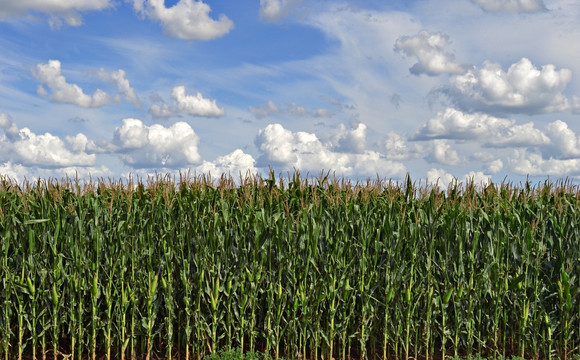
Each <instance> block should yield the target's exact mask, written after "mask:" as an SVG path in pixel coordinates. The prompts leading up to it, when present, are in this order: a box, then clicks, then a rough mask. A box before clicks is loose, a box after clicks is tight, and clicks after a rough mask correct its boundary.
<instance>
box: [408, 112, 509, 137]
mask: <svg viewBox="0 0 580 360" xmlns="http://www.w3.org/2000/svg"><path fill="white" fill-rule="evenodd" d="M513 123H514V122H513V121H511V120H508V119H502V118H496V117H493V116H490V115H487V114H482V113H474V114H468V113H464V112H462V111H459V110H456V109H453V108H447V109H445V110H444V111H440V112H438V113H437V115H436V116H435V117H434V118H431V119H429V120H428V121H427V123H426V124H425V125H423V127H422V128H421V129H420V130H419V131H418V132H417V133H416V134H415V135H414V136H413V140H428V139H462V140H463V139H475V138H479V137H487V136H489V135H491V134H494V133H497V132H498V131H501V130H503V129H507V128H509V127H510V126H512V125H513Z"/></svg>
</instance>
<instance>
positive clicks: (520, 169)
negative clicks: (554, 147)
mask: <svg viewBox="0 0 580 360" xmlns="http://www.w3.org/2000/svg"><path fill="white" fill-rule="evenodd" d="M508 162H509V164H510V168H511V170H512V171H513V172H515V173H516V174H520V175H531V176H535V175H541V176H564V175H566V176H567V175H571V174H580V159H578V158H576V159H555V158H552V157H550V158H548V159H544V158H543V157H542V154H540V153H538V152H528V151H527V150H525V149H523V150H519V149H518V150H514V153H513V155H512V156H511V157H510V158H509V159H508Z"/></svg>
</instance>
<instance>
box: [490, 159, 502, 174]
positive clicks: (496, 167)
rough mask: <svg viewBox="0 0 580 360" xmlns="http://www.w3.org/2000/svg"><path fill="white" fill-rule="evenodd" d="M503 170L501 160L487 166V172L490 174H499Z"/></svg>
mask: <svg viewBox="0 0 580 360" xmlns="http://www.w3.org/2000/svg"><path fill="white" fill-rule="evenodd" d="M501 169H503V161H501V159H495V160H493V161H491V162H490V163H489V164H487V172H488V173H490V174H497V173H498V172H500V171H501Z"/></svg>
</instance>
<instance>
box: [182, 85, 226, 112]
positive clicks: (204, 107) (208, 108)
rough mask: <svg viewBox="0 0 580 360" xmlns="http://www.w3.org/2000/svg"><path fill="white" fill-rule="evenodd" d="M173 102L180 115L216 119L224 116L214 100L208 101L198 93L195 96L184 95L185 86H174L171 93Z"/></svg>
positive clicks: (222, 109) (222, 110)
mask: <svg viewBox="0 0 580 360" xmlns="http://www.w3.org/2000/svg"><path fill="white" fill-rule="evenodd" d="M171 97H172V98H173V99H174V100H175V104H176V109H177V111H178V112H180V113H182V114H188V115H195V116H206V117H218V116H223V115H224V114H225V111H224V108H220V107H218V106H217V104H216V101H215V100H209V99H206V98H204V97H203V95H202V94H201V93H200V92H198V93H197V94H196V95H195V96H193V95H187V94H186V93H185V86H176V87H174V88H173V91H172V92H171Z"/></svg>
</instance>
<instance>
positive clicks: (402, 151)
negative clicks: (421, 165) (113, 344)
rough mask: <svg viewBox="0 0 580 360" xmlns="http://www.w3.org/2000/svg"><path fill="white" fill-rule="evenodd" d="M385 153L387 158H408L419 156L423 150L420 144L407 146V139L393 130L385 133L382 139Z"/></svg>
mask: <svg viewBox="0 0 580 360" xmlns="http://www.w3.org/2000/svg"><path fill="white" fill-rule="evenodd" d="M383 144H384V148H385V154H386V156H387V159H389V160H399V161H400V160H410V159H416V158H419V157H420V156H421V154H422V152H423V149H422V148H421V146H419V145H417V144H414V146H413V147H409V145H408V144H407V141H406V139H405V138H404V137H402V136H401V135H399V134H397V133H395V132H389V133H387V135H386V137H385V140H384V141H383Z"/></svg>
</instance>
